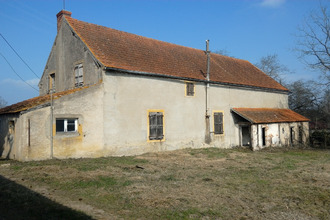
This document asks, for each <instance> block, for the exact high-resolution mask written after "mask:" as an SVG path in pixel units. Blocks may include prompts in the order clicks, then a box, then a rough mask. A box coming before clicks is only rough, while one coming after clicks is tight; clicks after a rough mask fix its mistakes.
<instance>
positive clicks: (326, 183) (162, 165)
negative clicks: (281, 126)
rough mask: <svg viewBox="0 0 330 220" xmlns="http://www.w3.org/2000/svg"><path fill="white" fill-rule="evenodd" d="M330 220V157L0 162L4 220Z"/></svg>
mask: <svg viewBox="0 0 330 220" xmlns="http://www.w3.org/2000/svg"><path fill="white" fill-rule="evenodd" d="M45 218H47V219H63V218H64V219H156V218H159V219H274V220H275V219H276V220H277V219H329V218H330V151H326V150H323V151H321V150H312V149H304V150H301V149H288V148H283V149H279V148H276V149H267V150H263V151H258V152H252V151H250V150H246V149H230V150H223V149H216V148H206V149H186V150H178V151H171V152H160V153H149V154H144V155H141V156H136V157H120V158H115V157H108V158H99V159H76V160H73V159H68V160H49V161H41V162H27V163H20V162H15V161H0V219H45Z"/></svg>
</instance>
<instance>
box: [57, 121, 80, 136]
mask: <svg viewBox="0 0 330 220" xmlns="http://www.w3.org/2000/svg"><path fill="white" fill-rule="evenodd" d="M58 120H63V121H64V125H63V127H64V131H57V128H56V133H70V132H77V131H78V119H77V118H57V119H56V125H57V121H58ZM68 120H74V131H68Z"/></svg>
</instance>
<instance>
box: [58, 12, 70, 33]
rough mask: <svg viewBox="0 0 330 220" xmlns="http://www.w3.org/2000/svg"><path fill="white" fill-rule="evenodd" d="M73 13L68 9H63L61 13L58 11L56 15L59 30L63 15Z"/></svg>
mask: <svg viewBox="0 0 330 220" xmlns="http://www.w3.org/2000/svg"><path fill="white" fill-rule="evenodd" d="M71 14H72V13H71V12H69V11H66V10H62V11H60V12H59V13H57V15H56V17H57V32H58V31H59V30H60V27H61V23H62V18H63V16H68V17H71Z"/></svg>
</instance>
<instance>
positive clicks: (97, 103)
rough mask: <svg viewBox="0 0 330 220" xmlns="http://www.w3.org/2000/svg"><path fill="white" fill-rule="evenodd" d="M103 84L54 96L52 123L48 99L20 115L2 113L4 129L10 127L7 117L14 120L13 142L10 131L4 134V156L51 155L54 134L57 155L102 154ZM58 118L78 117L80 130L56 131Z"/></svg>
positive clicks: (29, 156) (2, 137) (41, 157)
mask: <svg viewBox="0 0 330 220" xmlns="http://www.w3.org/2000/svg"><path fill="white" fill-rule="evenodd" d="M102 88H103V85H102V84H100V85H95V86H92V87H90V88H86V89H84V90H80V91H78V92H75V93H72V94H69V95H66V96H63V97H61V98H60V99H55V100H54V101H53V106H54V110H53V120H52V122H53V124H52V126H51V107H50V104H49V103H48V104H47V105H46V106H43V107H38V108H37V109H34V110H30V111H27V112H22V113H21V114H20V115H17V117H13V116H10V115H1V123H2V124H1V129H4V130H5V129H6V128H8V125H6V124H8V121H10V120H14V121H15V133H14V138H13V141H12V144H10V143H9V131H7V132H5V133H6V135H1V139H0V140H1V146H4V147H3V149H2V157H6V156H7V155H8V157H9V158H10V159H16V160H21V161H28V160H43V159H50V158H51V134H53V157H54V158H80V157H100V156H103V155H104V151H103V130H102V129H103V126H102V124H103V114H102V110H103V109H102V105H103V89H102ZM59 118H61V119H62V118H77V119H78V131H77V132H72V133H57V132H56V119H59ZM3 124H4V126H2V125H3ZM52 128H53V133H52V131H51V130H52ZM1 133H2V132H1ZM3 142H4V144H2V143H3Z"/></svg>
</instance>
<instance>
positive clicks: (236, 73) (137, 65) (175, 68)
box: [65, 17, 288, 91]
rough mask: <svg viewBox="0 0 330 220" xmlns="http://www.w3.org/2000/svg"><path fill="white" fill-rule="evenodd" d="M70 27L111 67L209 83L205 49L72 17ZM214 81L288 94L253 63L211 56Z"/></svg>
mask: <svg viewBox="0 0 330 220" xmlns="http://www.w3.org/2000/svg"><path fill="white" fill-rule="evenodd" d="M65 19H66V20H67V22H68V23H69V25H70V26H71V27H72V29H73V30H74V31H75V32H76V34H77V35H78V36H79V37H80V38H81V40H82V41H83V42H84V43H85V44H86V46H87V47H88V48H89V50H90V51H91V52H92V53H93V54H94V56H95V57H96V58H97V59H98V60H99V61H100V62H101V63H102V64H103V65H104V66H105V67H109V68H118V69H122V70H128V71H138V72H146V73H153V74H163V75H168V76H174V77H184V78H191V79H197V80H205V77H206V55H205V52H204V51H202V50H197V49H193V48H189V47H184V46H179V45H175V44H171V43H166V42H163V41H159V40H154V39H151V38H146V37H142V36H138V35H135V34H130V33H126V32H123V31H118V30H114V29H111V28H107V27H104V26H99V25H95V24H91V23H87V22H83V21H79V20H76V19H74V18H71V17H65ZM210 80H211V81H214V82H220V83H229V84H236V85H244V86H253V87H261V88H267V89H276V90H282V91H288V90H287V89H286V88H285V87H283V86H282V85H281V84H279V83H278V82H276V81H275V80H273V79H272V78H271V77H269V76H267V75H266V74H265V73H263V72H262V71H261V70H259V69H258V68H256V67H255V66H254V65H252V64H251V63H250V62H248V61H245V60H240V59H235V58H231V57H226V56H222V55H219V54H214V53H211V61H210Z"/></svg>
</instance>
